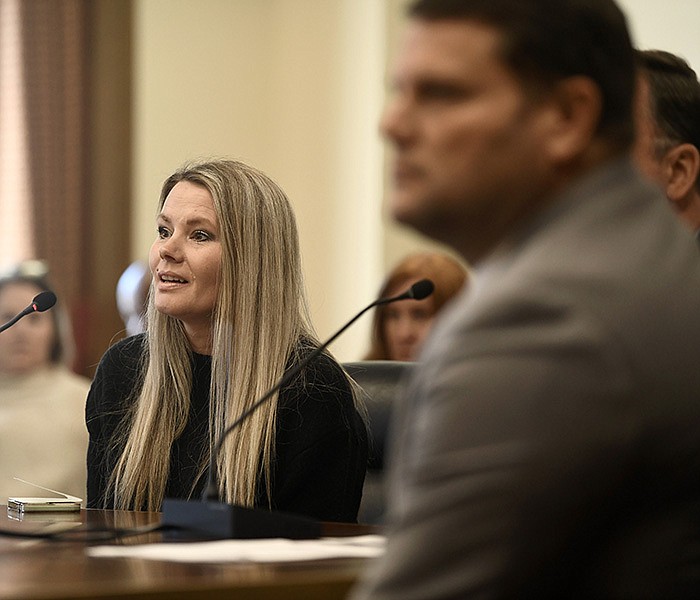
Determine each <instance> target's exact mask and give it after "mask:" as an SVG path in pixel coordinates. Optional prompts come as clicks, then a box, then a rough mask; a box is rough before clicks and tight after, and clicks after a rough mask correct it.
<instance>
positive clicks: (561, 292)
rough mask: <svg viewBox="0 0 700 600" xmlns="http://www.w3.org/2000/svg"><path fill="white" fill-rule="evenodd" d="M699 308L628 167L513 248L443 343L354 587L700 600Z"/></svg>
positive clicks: (678, 242)
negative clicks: (376, 546)
mask: <svg viewBox="0 0 700 600" xmlns="http://www.w3.org/2000/svg"><path fill="white" fill-rule="evenodd" d="M699 310H700V260H699V259H698V254H697V246H696V244H695V242H694V240H693V238H692V236H691V234H690V233H688V232H686V231H685V229H684V228H683V226H682V225H681V224H680V223H679V222H678V220H677V218H676V217H675V216H674V215H673V214H672V213H671V210H670V209H669V207H668V204H667V202H666V201H665V200H664V199H663V198H662V197H660V196H659V195H657V194H656V193H655V192H654V191H653V190H652V189H651V188H649V187H647V186H646V185H645V184H643V183H642V182H641V181H640V180H639V179H638V177H637V174H636V172H635V171H634V170H633V168H632V167H631V166H630V164H629V162H628V161H627V160H624V161H618V162H615V163H612V164H608V165H606V166H605V167H604V168H601V169H599V170H597V171H596V172H594V173H592V174H590V175H589V176H588V177H586V178H585V179H583V180H581V181H579V182H577V183H576V185H574V186H573V187H572V188H570V189H568V190H567V191H566V193H565V194H563V195H561V196H560V197H559V198H557V199H556V201H554V202H553V203H552V204H551V205H549V207H548V208H547V209H546V210H545V211H544V212H543V213H541V214H539V215H538V216H537V217H536V218H535V219H533V220H532V221H531V222H530V223H528V225H527V227H526V228H524V229H523V230H521V231H520V232H518V235H517V236H513V238H512V239H509V240H507V241H506V242H504V243H503V244H502V246H501V247H499V248H498V249H497V250H496V251H495V252H494V253H493V254H492V255H491V256H490V257H489V258H488V259H487V261H486V262H485V263H484V264H482V265H481V266H480V268H479V272H478V274H477V278H476V285H475V286H474V288H473V289H472V290H471V291H470V292H469V293H468V294H467V295H464V296H463V297H461V298H460V299H459V300H458V301H457V302H456V304H455V305H453V306H452V307H451V308H450V309H449V310H448V312H447V314H445V315H444V317H443V318H442V319H441V321H440V323H439V324H438V326H437V327H436V328H435V329H434V330H433V333H432V335H431V337H430V340H429V341H428V344H427V345H426V347H425V349H424V355H423V357H422V362H423V364H422V366H421V367H420V368H419V369H418V370H417V372H416V373H415V375H414V378H413V381H412V382H411V385H410V389H409V391H408V394H407V397H406V399H405V405H404V406H403V407H402V410H401V414H400V415H399V417H398V418H399V420H398V421H397V422H395V430H394V431H395V436H394V442H395V444H394V453H393V460H392V463H393V469H392V484H391V494H390V502H391V507H390V516H391V518H390V521H391V526H390V530H389V539H388V548H387V554H386V556H385V558H384V559H383V560H382V561H380V562H379V564H378V565H377V568H376V569H375V570H374V572H373V573H372V574H371V575H370V576H369V578H368V580H367V581H366V582H365V583H364V584H363V585H362V586H361V588H360V589H358V590H356V596H355V598H358V599H359V598H366V597H371V598H378V599H392V600H393V599H396V600H398V599H401V600H411V599H414V598H415V599H418V598H421V599H423V598H431V599H448V598H450V599H451V598H529V597H533V598H676V597H678V598H681V597H694V598H697V597H700V365H699V364H698V358H697V357H698V349H699V348H700V313H699V312H698V311H699Z"/></svg>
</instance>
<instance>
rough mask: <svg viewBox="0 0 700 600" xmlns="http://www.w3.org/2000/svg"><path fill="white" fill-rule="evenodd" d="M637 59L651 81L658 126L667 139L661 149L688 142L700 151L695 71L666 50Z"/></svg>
mask: <svg viewBox="0 0 700 600" xmlns="http://www.w3.org/2000/svg"><path fill="white" fill-rule="evenodd" d="M637 59H638V62H639V66H640V68H641V69H642V72H643V73H644V75H645V76H646V79H647V81H648V82H649V92H650V93H649V100H650V104H651V106H650V108H651V114H652V116H653V119H654V123H655V125H656V128H657V130H658V132H659V134H661V136H662V137H663V138H665V139H662V140H660V141H661V142H662V144H661V146H662V147H661V148H659V150H660V151H661V152H665V151H666V150H668V148H669V147H671V146H675V145H677V144H686V143H687V144H693V146H695V147H696V148H698V149H700V82H698V76H697V74H696V73H695V71H693V69H692V68H691V67H690V65H689V64H688V63H687V62H686V61H685V60H684V59H682V58H681V57H680V56H676V55H675V54H671V53H670V52H664V51H663V50H638V51H637ZM663 146H665V147H663Z"/></svg>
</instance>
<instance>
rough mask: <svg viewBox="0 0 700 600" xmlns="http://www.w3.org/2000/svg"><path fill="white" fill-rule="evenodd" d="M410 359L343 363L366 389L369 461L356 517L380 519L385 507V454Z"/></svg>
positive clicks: (364, 519) (360, 519)
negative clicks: (393, 413) (393, 414)
mask: <svg viewBox="0 0 700 600" xmlns="http://www.w3.org/2000/svg"><path fill="white" fill-rule="evenodd" d="M414 364H415V363H412V362H401V361H392V360H367V361H359V362H349V363H344V364H343V367H344V368H345V370H346V371H347V372H348V373H349V374H350V376H351V377H352V378H353V379H354V380H355V382H357V384H358V385H359V386H360V387H361V388H362V390H363V391H364V393H365V396H364V401H365V405H366V406H367V413H368V416H369V442H370V448H369V461H368V465H367V475H366V477H365V485H364V488H363V492H362V503H361V504H360V513H359V516H358V520H359V521H360V522H361V523H381V522H383V515H384V508H385V489H384V488H385V482H384V466H385V463H384V458H385V452H386V450H387V448H388V439H389V435H390V432H389V430H390V423H391V413H392V408H393V407H394V405H395V404H396V402H397V401H398V399H399V395H400V394H401V391H402V390H403V385H404V380H405V379H406V378H407V376H408V375H409V373H410V371H411V369H412V368H413V365H414Z"/></svg>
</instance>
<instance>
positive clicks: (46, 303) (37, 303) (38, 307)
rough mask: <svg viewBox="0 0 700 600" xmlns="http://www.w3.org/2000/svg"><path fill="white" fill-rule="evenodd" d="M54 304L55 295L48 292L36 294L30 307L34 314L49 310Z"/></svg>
mask: <svg viewBox="0 0 700 600" xmlns="http://www.w3.org/2000/svg"><path fill="white" fill-rule="evenodd" d="M54 304H56V294H54V293H53V292H49V291H46V292H41V293H40V294H37V295H36V296H34V300H32V307H33V308H34V311H35V312H44V311H45V310H49V308H51V307H52V306H53V305H54Z"/></svg>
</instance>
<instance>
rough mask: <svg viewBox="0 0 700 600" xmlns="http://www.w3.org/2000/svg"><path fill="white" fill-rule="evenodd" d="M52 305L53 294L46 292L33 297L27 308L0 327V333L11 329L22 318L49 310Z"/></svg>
mask: <svg viewBox="0 0 700 600" xmlns="http://www.w3.org/2000/svg"><path fill="white" fill-rule="evenodd" d="M54 304H56V294H54V293H53V292H49V291H46V292H41V293H40V294H37V295H36V296H34V300H32V303H31V304H30V305H29V306H27V308H25V309H24V310H23V311H22V312H21V313H19V314H17V315H15V316H14V317H13V318H12V319H10V320H9V321H8V322H7V323H5V324H4V325H3V326H2V327H0V333H2V332H3V331H5V329H9V328H10V327H12V326H13V325H14V324H15V323H16V322H17V321H19V320H20V319H21V318H22V317H26V316H27V315H30V314H32V313H33V312H44V311H45V310H49V308H51V307H52V306H53V305H54Z"/></svg>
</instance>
